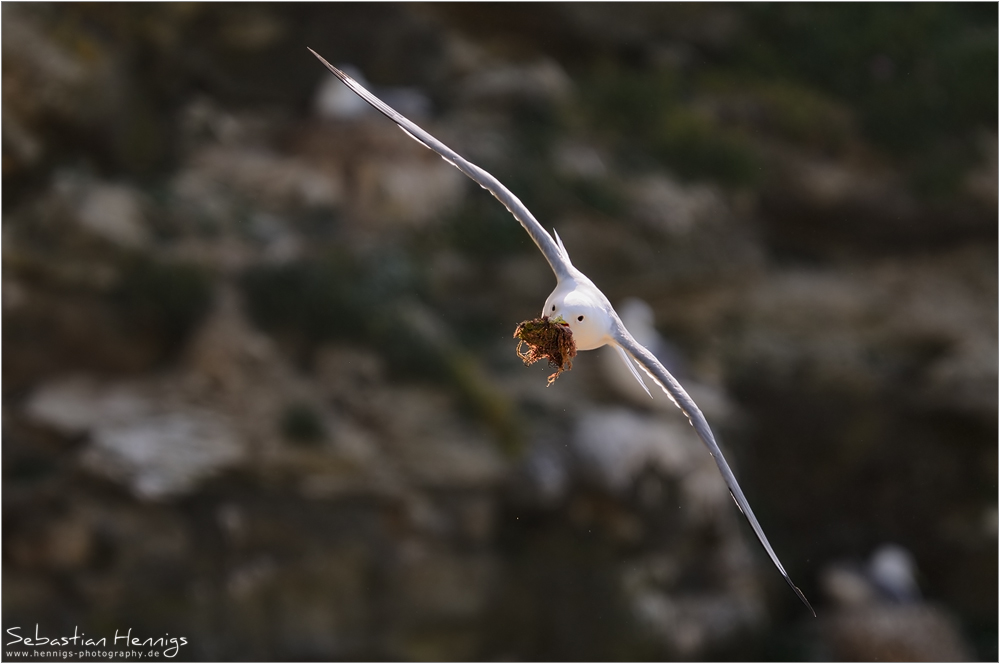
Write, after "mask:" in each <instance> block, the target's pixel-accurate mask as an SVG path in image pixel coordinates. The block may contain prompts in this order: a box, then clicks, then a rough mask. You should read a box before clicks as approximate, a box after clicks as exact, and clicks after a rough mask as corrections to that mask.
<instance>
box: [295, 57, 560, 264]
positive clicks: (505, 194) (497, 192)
mask: <svg viewBox="0 0 1000 664" xmlns="http://www.w3.org/2000/svg"><path fill="white" fill-rule="evenodd" d="M309 52H310V53H312V54H313V55H315V56H316V57H317V58H318V59H319V61H320V62H322V63H323V64H324V65H326V68H327V69H329V70H330V71H331V72H333V74H334V75H335V76H336V77H337V78H339V79H340V80H341V81H343V82H344V85H346V86H347V87H349V88H350V89H351V90H352V91H354V93H355V94H357V95H358V96H359V97H361V98H362V99H364V100H365V101H366V102H368V103H369V104H371V105H372V106H373V107H374V108H375V109H376V110H377V111H379V112H380V113H382V114H383V115H385V116H386V117H387V118H389V119H390V120H392V121H393V122H395V123H396V124H397V125H399V128H400V129H402V130H403V131H405V132H406V133H407V134H409V136H410V137H411V138H413V139H414V140H415V141H417V142H418V143H421V144H422V145H424V146H425V147H427V148H429V149H431V150H433V151H434V152H437V153H438V154H439V155H441V157H442V158H443V159H444V160H445V161H447V162H448V163H449V164H451V165H452V166H454V167H455V168H457V169H458V170H460V171H462V172H463V173H465V174H466V175H468V176H469V177H470V178H472V179H473V180H475V181H476V183H477V184H479V186H480V187H482V188H483V189H486V190H487V191H489V192H490V193H491V194H493V195H494V196H495V197H496V199H497V200H498V201H500V202H501V203H503V204H504V206H505V207H506V208H507V209H508V210H510V213H511V214H512V215H514V218H515V219H517V220H518V221H519V222H521V225H522V226H524V230H526V231H528V235H530V236H531V239H532V240H534V241H535V244H536V245H538V248H539V250H541V252H542V255H543V256H545V260H547V261H548V262H549V265H550V266H551V267H552V271H553V272H555V274H556V279H558V280H560V281H561V280H562V279H563V278H565V277H568V276H569V275H570V269H571V267H572V266H571V265H570V262H569V260H568V258H566V256H565V252H564V251H560V247H559V246H558V245H557V244H556V242H555V241H554V240H553V239H552V236H551V235H549V233H548V231H546V230H545V229H544V228H543V227H542V225H541V224H540V223H538V221H537V220H536V219H535V217H534V216H532V214H531V212H529V211H528V208H526V207H524V203H522V202H521V201H520V200H518V198H517V196H515V195H514V194H512V193H511V192H510V190H509V189H507V187H505V186H503V185H502V184H500V182H499V181H498V180H497V179H496V178H495V177H493V176H492V175H490V174H489V173H487V172H486V171H484V170H483V169H481V168H479V167H478V166H476V165H475V164H473V163H471V162H468V161H466V160H465V159H463V158H462V157H461V156H460V155H459V154H458V153H456V152H455V151H454V150H452V149H451V148H449V147H448V146H447V145H445V144H444V143H442V142H441V141H439V140H438V139H436V138H434V137H433V136H431V135H430V134H428V133H427V132H426V131H424V130H423V129H421V128H420V127H418V126H417V125H416V124H415V123H413V122H411V121H410V120H409V119H407V118H406V117H404V116H403V115H402V114H400V113H399V112H397V111H395V110H394V109H393V108H391V107H390V106H389V105H388V104H386V103H385V102H384V101H382V100H381V99H379V98H378V97H376V96H375V95H373V94H372V93H371V92H369V91H368V90H366V89H365V87H364V86H362V85H361V84H360V83H358V82H357V81H355V80H354V79H353V78H351V77H350V76H348V75H347V74H345V73H344V72H342V71H340V70H339V69H337V68H336V67H334V66H333V65H331V64H330V63H329V62H327V61H326V60H324V59H323V57H322V56H321V55H320V54H319V53H317V52H316V51H314V50H312V49H311V48H310V49H309Z"/></svg>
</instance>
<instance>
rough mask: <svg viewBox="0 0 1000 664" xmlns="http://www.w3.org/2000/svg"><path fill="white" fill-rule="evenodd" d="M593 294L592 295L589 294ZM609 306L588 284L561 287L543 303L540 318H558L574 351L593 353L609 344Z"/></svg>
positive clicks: (610, 324) (610, 321) (610, 326)
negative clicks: (571, 342)
mask: <svg viewBox="0 0 1000 664" xmlns="http://www.w3.org/2000/svg"><path fill="white" fill-rule="evenodd" d="M592 291H593V292H592ZM609 310H610V305H608V304H607V302H606V301H605V298H603V297H602V296H601V295H600V291H598V290H597V289H596V287H593V286H592V285H590V284H572V286H571V287H570V288H566V287H564V285H563V284H560V285H559V286H557V287H556V289H555V290H554V291H552V294H551V295H549V297H548V298H547V299H546V300H545V307H544V308H543V309H542V316H547V317H548V318H549V319H553V320H555V319H559V318H561V319H562V321H563V323H564V324H565V325H569V329H570V330H571V331H572V332H573V342H574V343H575V344H576V349H577V350H593V349H595V348H600V347H601V346H603V345H605V344H606V343H608V342H610V341H611V330H612V317H611V315H610V314H609V313H608V312H609Z"/></svg>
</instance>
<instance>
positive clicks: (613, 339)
mask: <svg viewBox="0 0 1000 664" xmlns="http://www.w3.org/2000/svg"><path fill="white" fill-rule="evenodd" d="M309 52H310V53H312V54H313V55H315V56H316V57H317V58H318V59H319V61H320V62H322V63H323V64H324V65H325V66H326V68H327V69H329V70H330V71H331V72H333V74H334V75H335V76H336V77H337V78H339V79H340V80H341V81H343V82H344V84H345V85H346V86H347V87H349V88H350V89H351V90H353V91H354V92H355V93H356V94H357V95H358V96H359V97H361V98H362V99H364V100H365V101H366V102H368V103H369V104H371V105H372V106H374V107H375V109H376V110H378V111H380V112H381V113H382V114H383V115H385V116H386V117H387V118H389V119H390V120H392V121H393V122H395V123H396V124H397V125H399V128H400V129H402V130H403V131H404V132H406V133H407V134H408V135H409V136H410V138H412V139H413V140H415V141H417V142H418V143H420V144H422V145H423V146H424V147H426V148H428V149H430V150H433V151H434V152H437V153H438V154H439V155H441V157H442V158H443V159H444V160H445V161H447V162H448V163H449V164H451V165H452V166H454V167H455V168H457V169H458V170H460V171H462V172H463V173H465V174H466V175H467V176H469V177H470V178H472V179H473V180H474V181H475V182H476V183H477V184H479V186H481V187H482V188H483V189H486V190H487V191H489V192H490V193H491V194H493V196H495V197H496V199H497V200H498V201H500V202H501V203H503V204H504V206H505V207H506V208H507V210H509V211H510V213H511V214H512V215H514V218H515V219H517V220H518V221H519V222H521V226H523V227H524V230H526V231H528V235H530V236H531V239H532V240H534V241H535V244H536V245H537V246H538V249H539V250H540V251H541V252H542V255H543V256H544V257H545V260H547V261H548V263H549V266H550V267H551V268H552V271H553V272H554V273H555V275H556V288H555V290H553V291H552V293H551V294H550V295H549V297H548V298H547V299H546V300H545V306H544V307H543V308H542V317H548V318H550V319H553V320H559V318H560V317H561V319H562V321H564V322H565V324H568V325H569V328H570V331H571V332H572V333H573V340H574V342H575V343H576V348H577V350H593V349H595V348H600V347H601V346H605V345H607V346H612V347H613V348H615V350H617V351H618V354H619V355H620V356H621V358H622V360H623V361H624V362H625V364H626V365H627V366H628V367H629V369H631V371H632V375H633V376H635V378H636V380H638V381H639V383H640V384H641V385H643V388H644V389H646V392H647V393H648V392H649V390H648V388H646V387H645V384H644V383H643V381H642V378H641V377H640V376H639V372H638V370H637V369H636V367H635V365H636V364H638V365H639V366H640V367H642V369H643V370H644V371H645V372H646V373H647V374H649V376H650V378H652V379H653V381H654V382H655V383H656V384H657V385H659V386H660V387H661V388H662V389H663V391H664V392H666V394H667V396H668V397H670V400H671V401H673V402H674V404H676V405H677V407H678V408H680V409H681V411H682V412H683V413H684V414H685V415H686V416H687V418H688V421H689V422H690V423H691V426H693V427H694V429H695V431H697V432H698V436H699V437H700V438H701V439H702V441H703V442H704V443H705V446H706V447H708V451H709V452H710V453H711V454H712V456H713V457H714V458H715V463H716V464H717V465H718V466H719V472H720V473H722V478H723V479H724V480H725V481H726V485H727V486H728V487H729V493H730V494H731V495H732V497H733V500H735V501H736V506H737V507H738V508H739V510H740V512H742V513H743V516H745V517H746V519H747V521H748V522H749V523H750V527H751V528H753V531H754V533H755V534H756V535H757V539H759V540H760V543H761V545H763V547H764V550H765V551H767V555H768V556H770V557H771V562H773V563H774V566H775V567H777V568H778V571H779V572H781V576H783V577H784V578H785V581H786V582H787V583H788V585H789V587H790V588H791V589H792V591H793V592H794V593H795V595H796V596H797V597H798V598H799V599H800V600H801V601H802V603H803V604H805V605H806V607H807V608H808V609H809V610H810V611H811V612H812V614H813V616H815V615H816V611H814V610H813V608H812V605H810V604H809V600H807V599H806V596H805V595H804V594H802V591H801V590H799V588H798V586H796V585H795V584H794V583H792V579H791V577H789V576H788V572H786V571H785V568H784V567H783V566H782V565H781V561H780V560H778V556H777V554H775V553H774V549H772V548H771V545H770V544H769V543H768V541H767V537H766V536H765V535H764V531H763V530H762V529H761V527H760V524H759V523H757V517H755V516H754V514H753V510H751V509H750V503H748V502H747V499H746V497H745V496H744V495H743V491H742V490H741V489H740V485H739V483H738V482H737V481H736V476H735V475H733V471H732V470H731V469H730V468H729V464H728V463H727V462H726V459H725V457H724V456H722V451H721V450H720V449H719V445H718V443H716V442H715V436H714V435H713V434H712V430H711V429H710V428H709V427H708V422H707V421H706V420H705V416H704V415H702V414H701V410H699V409H698V406H697V405H695V403H694V401H693V400H692V399H691V397H689V396H688V393H687V392H685V391H684V388H683V387H681V386H680V383H678V382H677V381H676V380H675V379H674V377H673V376H671V375H670V373H669V372H668V371H667V370H666V369H665V368H664V367H663V365H662V364H660V362H659V361H658V360H657V359H656V357H654V356H653V354H652V353H650V352H649V351H648V350H646V348H645V347H643V346H642V345H641V344H640V343H639V342H637V341H636V340H635V339H634V338H632V335H631V334H629V331H628V330H627V329H625V325H624V324H623V323H622V321H621V319H620V318H619V317H618V314H617V313H615V310H614V308H613V307H612V306H611V303H610V302H609V301H608V298H607V297H605V295H604V293H602V292H601V290H600V289H599V288H598V287H597V286H595V285H594V282H592V281H591V280H590V279H589V278H588V277H587V276H586V275H585V274H583V272H580V270H578V269H577V268H576V267H574V266H573V263H572V262H571V261H570V259H569V253H568V252H567V251H566V247H565V246H564V245H563V242H562V240H561V239H560V238H559V233H556V232H555V230H553V233H554V235H555V239H553V237H552V236H551V235H549V234H548V232H547V231H546V230H545V229H544V228H543V227H542V225H541V224H540V223H538V221H537V220H536V219H535V217H534V216H532V214H531V212H529V211H528V208H526V207H525V206H524V204H523V203H521V201H519V200H518V199H517V197H516V196H514V194H512V193H511V192H510V190H508V189H507V187H505V186H503V185H502V184H500V182H499V181H498V180H497V179H496V178H494V177H493V176H492V175H490V174H489V173H487V172H486V171H484V170H483V169H481V168H479V167H478V166H476V165H475V164H472V163H470V162H468V161H466V160H465V159H463V158H462V157H460V156H459V155H458V154H457V153H456V152H455V151H454V150H452V149H451V148H449V147H448V146H446V145H445V144H444V143H442V142H441V141H439V140H437V139H436V138H434V137H433V136H431V135H430V134H428V133H427V132H426V131H424V130H423V129H421V128H420V127H418V126H417V125H416V124H414V123H413V122H410V121H409V120H408V119H406V118H405V117H403V116H402V115H400V114H399V113H397V112H396V111H395V110H393V109H392V108H390V107H389V106H388V105H387V104H385V102H383V101H382V100H381V99H379V98H378V97H376V96H375V95H373V94H372V93H371V92H369V91H368V90H366V89H365V88H364V87H363V86H362V85H361V84H359V83H358V82H357V81H355V80H354V79H352V78H351V77H350V76H348V75H347V74H345V73H344V72H342V71H340V70H339V69H337V68H336V67H334V66H333V65H331V64H330V63H329V62H327V61H326V60H324V59H323V57H322V56H320V54H319V53H317V52H316V51H314V50H312V49H311V48H310V49H309ZM650 396H652V395H650Z"/></svg>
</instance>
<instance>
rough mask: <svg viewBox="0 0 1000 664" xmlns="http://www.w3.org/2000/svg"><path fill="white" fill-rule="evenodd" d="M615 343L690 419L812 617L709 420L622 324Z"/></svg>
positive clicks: (775, 562)
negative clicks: (720, 447)
mask: <svg viewBox="0 0 1000 664" xmlns="http://www.w3.org/2000/svg"><path fill="white" fill-rule="evenodd" d="M614 337H615V343H616V344H617V345H618V346H619V347H620V348H623V349H624V350H625V351H626V352H628V354H629V355H631V356H632V357H633V358H634V359H635V361H636V362H638V363H639V366H641V367H642V368H643V369H644V370H645V371H646V373H648V374H649V375H650V377H651V378H652V379H653V380H654V381H655V382H656V384H657V385H659V386H660V387H661V388H663V391H664V392H666V393H667V396H668V397H670V399H671V401H673V402H674V403H675V404H677V407H678V408H680V409H681V411H682V412H683V413H684V414H685V415H687V418H688V421H689V422H691V426H693V427H694V430H695V431H697V432H698V436H699V437H700V438H701V440H702V441H703V442H704V443H705V446H706V447H708V451H709V452H710V453H711V454H712V456H713V457H714V458H715V463H716V465H718V466H719V472H720V473H722V478H723V479H724V480H725V481H726V485H727V486H728V487H729V493H730V495H732V497H733V500H735V501H736V506H737V507H739V508H740V512H742V513H743V516H745V517H746V519H747V521H748V522H749V523H750V527H751V528H753V532H754V534H755V535H757V539H758V540H760V543H761V545H763V547H764V550H765V551H767V555H768V556H770V557H771V562H772V563H774V566H775V567H777V568H778V571H779V572H781V576H783V577H785V581H786V582H787V583H788V585H789V587H791V589H792V591H793V592H795V595H796V596H797V597H798V598H799V599H800V600H802V603H803V604H805V605H806V607H808V609H809V610H810V611H812V614H813V616H815V615H816V611H815V610H814V609H813V608H812V605H811V604H810V603H809V600H807V599H806V596H805V595H804V594H802V591H801V590H799V588H798V586H796V585H795V584H794V583H792V579H791V577H790V576H788V572H786V571H785V568H784V567H783V566H782V564H781V561H780V560H778V556H777V554H775V553H774V549H772V548H771V544H770V543H769V542H768V541H767V537H766V536H765V535H764V531H763V529H761V527H760V524H759V523H757V517H755V516H754V515H753V510H752V509H750V503H748V502H747V499H746V496H744V495H743V490H742V489H740V485H739V482H737V481H736V476H735V475H733V471H732V469H730V467H729V464H728V463H727V462H726V458H725V457H724V456H722V450H720V449H719V445H718V443H716V442H715V436H714V435H713V434H712V430H711V429H710V428H709V427H708V422H707V421H706V420H705V416H704V415H702V414H701V410H700V409H699V408H698V406H697V404H695V402H694V400H692V399H691V397H689V396H688V393H687V392H686V391H684V388H683V387H681V385H680V383H678V382H677V381H676V380H675V379H674V377H673V376H671V375H670V372H669V371H667V370H666V369H665V368H664V367H663V365H662V364H660V362H659V360H657V359H656V357H655V356H654V355H653V354H652V353H650V352H649V351H648V350H646V348H645V347H643V346H642V344H640V343H639V342H638V341H636V340H635V339H633V338H632V335H631V334H629V333H628V330H625V326H624V325H622V326H621V328H620V330H617V331H616V332H615V335H614Z"/></svg>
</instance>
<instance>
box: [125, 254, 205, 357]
mask: <svg viewBox="0 0 1000 664" xmlns="http://www.w3.org/2000/svg"><path fill="white" fill-rule="evenodd" d="M110 297H111V300H112V302H113V303H114V305H115V307H116V308H117V309H118V311H119V312H120V314H121V315H122V317H123V318H124V320H125V323H126V325H127V326H129V327H130V328H133V329H136V330H140V331H143V332H149V333H153V334H155V335H156V336H159V337H161V338H162V339H163V340H164V343H165V346H166V350H167V351H170V350H173V349H175V348H177V347H179V346H180V345H181V344H182V343H183V341H184V340H185V339H186V338H187V336H188V335H189V333H190V332H191V331H192V330H193V329H194V328H195V326H196V325H197V324H198V323H199V322H200V321H201V320H202V318H203V317H204V316H205V314H206V313H207V312H208V308H209V305H210V304H211V301H212V283H211V277H210V275H209V274H208V273H207V272H206V271H205V270H204V269H203V268H201V267H198V266H196V265H191V264H186V263H159V262H155V261H150V260H146V259H141V260H135V261H132V262H129V263H127V264H126V265H125V266H124V267H123V269H122V273H121V277H120V279H119V281H118V285H117V286H116V288H115V289H114V290H113V291H112V293H111V294H110Z"/></svg>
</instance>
